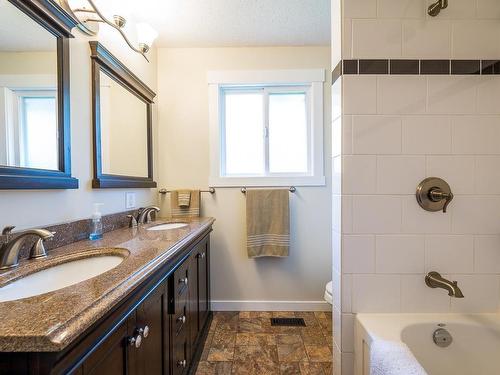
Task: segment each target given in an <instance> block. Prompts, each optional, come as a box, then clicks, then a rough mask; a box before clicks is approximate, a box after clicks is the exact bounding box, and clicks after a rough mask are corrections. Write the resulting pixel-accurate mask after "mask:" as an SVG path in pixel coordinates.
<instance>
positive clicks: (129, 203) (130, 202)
mask: <svg viewBox="0 0 500 375" xmlns="http://www.w3.org/2000/svg"><path fill="white" fill-rule="evenodd" d="M125 208H135V193H130V192H129V193H125Z"/></svg>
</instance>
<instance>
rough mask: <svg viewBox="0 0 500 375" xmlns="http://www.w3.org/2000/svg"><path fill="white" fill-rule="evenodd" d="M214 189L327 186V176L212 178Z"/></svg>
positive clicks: (211, 182) (210, 182)
mask: <svg viewBox="0 0 500 375" xmlns="http://www.w3.org/2000/svg"><path fill="white" fill-rule="evenodd" d="M209 185H210V186H213V187H246V186H253V187H259V186H260V187H264V186H266V187H268V186H269V187H275V186H276V187H278V186H325V185H326V179H325V176H319V177H317V176H304V177H210V179H209Z"/></svg>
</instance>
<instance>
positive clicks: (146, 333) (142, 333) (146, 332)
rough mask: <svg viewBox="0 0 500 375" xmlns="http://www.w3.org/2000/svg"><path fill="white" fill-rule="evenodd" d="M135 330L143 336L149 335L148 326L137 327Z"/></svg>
mask: <svg viewBox="0 0 500 375" xmlns="http://www.w3.org/2000/svg"><path fill="white" fill-rule="evenodd" d="M137 332H139V335H142V336H143V337H144V338H146V337H148V336H149V326H145V327H144V328H139V329H138V331H137Z"/></svg>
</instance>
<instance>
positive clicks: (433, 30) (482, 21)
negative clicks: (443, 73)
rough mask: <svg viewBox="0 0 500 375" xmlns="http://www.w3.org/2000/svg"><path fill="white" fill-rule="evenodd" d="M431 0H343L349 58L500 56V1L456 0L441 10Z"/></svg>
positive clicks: (344, 44)
mask: <svg viewBox="0 0 500 375" xmlns="http://www.w3.org/2000/svg"><path fill="white" fill-rule="evenodd" d="M430 3H431V1H430V0H398V1H395V0H343V6H344V14H343V28H342V30H343V35H342V43H343V47H342V51H343V58H345V59H349V58H391V57H392V58H434V59H436V58H437V59H440V58H444V59H446V58H448V59H449V58H458V59H476V58H484V59H487V58H493V59H495V58H498V57H499V56H500V43H499V35H500V23H499V22H498V20H499V19H500V3H499V2H498V1H497V0H453V3H450V6H448V8H447V9H445V10H443V11H442V12H441V13H440V14H439V16H437V17H430V16H429V15H427V6H428V5H429V4H430Z"/></svg>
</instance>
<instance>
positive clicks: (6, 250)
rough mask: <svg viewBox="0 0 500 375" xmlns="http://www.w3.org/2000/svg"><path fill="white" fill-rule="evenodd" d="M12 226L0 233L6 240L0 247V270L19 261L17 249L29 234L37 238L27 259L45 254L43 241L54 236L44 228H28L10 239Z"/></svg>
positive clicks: (15, 264)
mask: <svg viewBox="0 0 500 375" xmlns="http://www.w3.org/2000/svg"><path fill="white" fill-rule="evenodd" d="M14 228H15V227H14V226H9V227H5V228H4V229H3V231H2V234H3V235H4V236H6V237H7V240H6V242H5V243H4V244H3V245H2V247H0V270H5V269H9V268H13V267H16V266H17V265H18V263H19V251H20V250H21V247H22V245H23V243H24V241H25V240H26V238H27V237H29V236H37V237H38V239H37V241H36V242H35V244H34V245H33V246H32V247H31V250H30V256H29V259H33V258H40V257H45V256H47V252H46V250H45V247H44V246H43V241H44V240H47V239H49V238H52V237H54V233H52V232H49V231H48V230H45V229H29V230H27V231H24V232H22V233H21V234H20V235H19V236H17V237H16V238H14V239H12V240H11V239H10V235H11V234H12V230H13V229H14Z"/></svg>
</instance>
